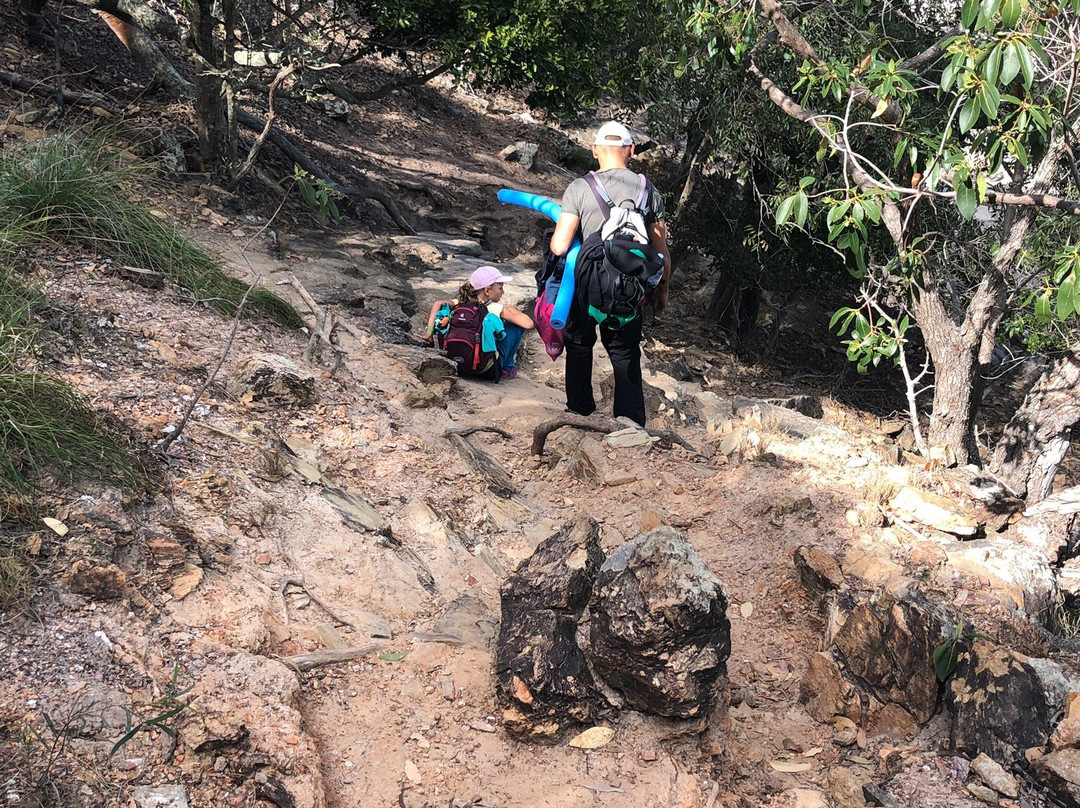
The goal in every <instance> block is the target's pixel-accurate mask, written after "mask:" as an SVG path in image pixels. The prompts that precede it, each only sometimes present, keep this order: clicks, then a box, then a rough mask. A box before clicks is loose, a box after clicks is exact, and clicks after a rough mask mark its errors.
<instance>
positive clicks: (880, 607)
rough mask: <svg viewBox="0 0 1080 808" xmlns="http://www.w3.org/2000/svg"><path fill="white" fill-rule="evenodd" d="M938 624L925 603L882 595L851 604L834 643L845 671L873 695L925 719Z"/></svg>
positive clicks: (932, 700) (933, 685)
mask: <svg viewBox="0 0 1080 808" xmlns="http://www.w3.org/2000/svg"><path fill="white" fill-rule="evenodd" d="M941 625H942V623H941V618H940V616H938V615H936V613H935V612H934V611H933V610H932V609H931V608H930V607H929V605H928V604H923V603H921V602H918V601H916V600H903V601H898V600H896V599H894V598H893V597H891V596H889V595H885V596H882V597H881V598H880V599H878V600H877V601H876V602H872V603H862V604H859V605H858V606H856V607H855V608H854V609H853V610H852V612H851V614H850V615H849V616H848V618H847V620H846V622H845V623H844V625H843V627H842V628H841V629H840V631H839V632H837V635H836V640H835V642H836V647H837V649H838V650H839V651H840V654H841V655H842V656H843V659H844V662H845V663H846V665H847V667H848V670H849V671H851V673H852V674H854V675H855V676H856V677H857V678H858V679H859V680H860V681H861V682H862V683H863V684H865V685H866V686H867V687H868V688H869V689H870V691H871V692H872V693H873V694H874V695H875V696H876V697H877V698H878V699H879V700H881V701H883V702H886V703H888V702H892V703H895V704H900V705H901V706H903V707H904V708H906V709H907V710H909V711H910V712H911V714H912V716H913V717H914V718H915V720H916V721H917V722H918V723H920V724H925V723H926V722H927V721H929V720H930V717H931V716H932V715H933V714H934V712H935V710H936V709H937V704H938V691H939V687H940V684H939V682H938V679H937V674H936V673H935V671H934V665H933V654H934V649H935V648H936V647H937V646H938V645H940V644H941V638H942V634H941Z"/></svg>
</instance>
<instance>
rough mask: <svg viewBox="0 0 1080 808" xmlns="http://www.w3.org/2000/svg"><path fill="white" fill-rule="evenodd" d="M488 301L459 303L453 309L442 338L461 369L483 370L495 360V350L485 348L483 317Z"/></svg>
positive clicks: (459, 369) (476, 372)
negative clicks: (448, 325) (444, 336)
mask: <svg viewBox="0 0 1080 808" xmlns="http://www.w3.org/2000/svg"><path fill="white" fill-rule="evenodd" d="M487 313H488V310H487V303H479V302H474V303H458V304H457V305H456V306H454V308H453V309H452V310H451V311H450V327H449V328H448V329H447V332H446V338H445V339H444V340H443V349H444V350H445V351H446V355H447V356H448V357H450V358H451V359H453V360H454V361H455V362H456V363H457V366H458V373H461V374H464V375H467V376H468V375H476V374H479V373H483V372H484V371H485V370H488V369H489V368H490V367H491V363H492V362H494V361H495V351H485V350H484V349H483V339H482V335H483V330H484V318H485V317H487Z"/></svg>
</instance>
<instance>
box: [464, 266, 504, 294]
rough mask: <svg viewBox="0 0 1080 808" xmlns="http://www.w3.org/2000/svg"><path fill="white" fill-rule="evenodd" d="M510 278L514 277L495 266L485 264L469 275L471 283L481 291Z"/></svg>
mask: <svg viewBox="0 0 1080 808" xmlns="http://www.w3.org/2000/svg"><path fill="white" fill-rule="evenodd" d="M510 280H513V279H512V278H511V277H510V276H509V275H503V274H502V273H501V272H499V270H497V269H496V268H495V267H490V266H483V267H478V268H477V270H476V271H475V272H473V274H472V275H470V276H469V285H470V286H472V288H473V289H475V290H476V291H478V292H479V291H480V290H481V289H487V288H488V287H489V286H491V284H493V283H506V282H507V281H510Z"/></svg>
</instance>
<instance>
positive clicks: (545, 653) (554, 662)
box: [496, 609, 599, 741]
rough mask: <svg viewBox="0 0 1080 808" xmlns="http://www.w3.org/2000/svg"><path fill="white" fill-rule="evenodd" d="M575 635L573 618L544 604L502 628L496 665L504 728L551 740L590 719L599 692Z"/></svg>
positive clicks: (520, 734)
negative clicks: (508, 627) (502, 706)
mask: <svg viewBox="0 0 1080 808" xmlns="http://www.w3.org/2000/svg"><path fill="white" fill-rule="evenodd" d="M506 621H507V618H506V612H503V625H504V626H505V625H507V622H506ZM575 634H577V620H576V619H575V618H574V617H572V616H570V615H566V614H559V613H557V612H554V611H551V610H544V609H541V610H537V611H530V612H521V613H519V616H518V618H517V621H516V622H515V623H514V625H512V626H511V627H510V629H509V630H504V631H503V632H502V634H501V636H500V637H499V650H498V660H497V663H496V664H497V666H498V671H497V673H498V678H499V690H500V693H501V694H502V697H503V700H504V701H505V702H506V704H507V706H506V708H505V709H504V710H503V725H504V726H505V727H506V730H507V732H510V733H511V734H513V735H518V736H521V737H525V738H528V739H530V740H535V741H544V740H555V739H557V738H558V737H559V736H560V735H561V734H562V733H563V731H565V730H566V729H568V728H569V727H571V726H573V725H574V724H575V723H580V724H585V723H589V722H591V721H592V720H593V719H594V717H595V715H596V710H597V706H598V704H599V697H598V693H597V690H596V687H595V684H594V682H593V678H592V675H591V674H590V673H589V669H588V664H587V663H586V662H585V656H584V655H583V654H582V653H581V649H580V648H579V647H578V644H577V642H576V640H575V638H574V635H575Z"/></svg>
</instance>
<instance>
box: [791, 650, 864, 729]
mask: <svg viewBox="0 0 1080 808" xmlns="http://www.w3.org/2000/svg"><path fill="white" fill-rule="evenodd" d="M799 700H800V701H802V702H805V704H806V711H807V712H808V713H810V715H811V716H812V717H813V718H814V720H816V721H820V722H821V723H823V724H825V723H828V722H829V721H832V720H833V718H835V717H836V716H838V715H842V716H845V717H846V718H850V719H851V720H852V721H856V722H858V721H860V720H861V719H862V713H863V709H862V699H861V698H860V695H859V693H858V692H857V691H856V690H855V687H854V686H853V685H852V684H851V683H850V682H849V681H847V679H845V678H844V673H843V671H841V670H840V666H839V665H837V664H836V660H835V659H833V655H832V654H831V653H829V652H827V651H822V652H819V653H816V654H814V655H813V656H812V657H810V662H809V664H808V665H807V667H806V673H805V674H803V678H802V680H801V681H800V682H799Z"/></svg>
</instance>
